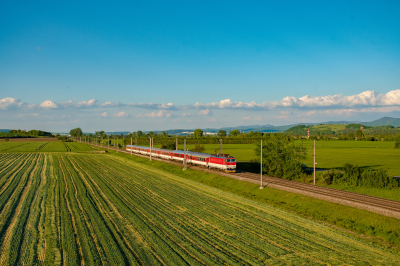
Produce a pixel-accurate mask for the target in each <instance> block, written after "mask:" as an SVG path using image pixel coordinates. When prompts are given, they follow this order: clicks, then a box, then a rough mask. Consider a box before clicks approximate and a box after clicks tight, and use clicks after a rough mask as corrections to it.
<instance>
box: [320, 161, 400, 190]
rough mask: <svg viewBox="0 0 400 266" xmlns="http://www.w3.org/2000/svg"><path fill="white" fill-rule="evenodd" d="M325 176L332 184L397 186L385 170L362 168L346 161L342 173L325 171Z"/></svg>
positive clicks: (378, 186) (396, 182)
mask: <svg viewBox="0 0 400 266" xmlns="http://www.w3.org/2000/svg"><path fill="white" fill-rule="evenodd" d="M328 176H329V178H328ZM325 178H327V179H328V180H327V181H329V180H330V181H331V183H333V184H338V185H346V186H358V187H374V188H398V187H399V181H398V180H397V179H395V178H393V177H389V176H388V174H387V171H386V170H382V169H379V170H362V169H361V168H360V167H358V166H357V165H352V164H348V163H347V164H345V165H344V166H343V173H333V174H332V173H326V174H325Z"/></svg>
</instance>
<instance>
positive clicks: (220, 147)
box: [219, 139, 222, 155]
mask: <svg viewBox="0 0 400 266" xmlns="http://www.w3.org/2000/svg"><path fill="white" fill-rule="evenodd" d="M219 153H220V154H221V155H222V139H219Z"/></svg>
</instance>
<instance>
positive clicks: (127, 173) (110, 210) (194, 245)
mask: <svg viewBox="0 0 400 266" xmlns="http://www.w3.org/2000/svg"><path fill="white" fill-rule="evenodd" d="M0 166H1V168H0V169H1V170H0V217H2V219H1V220H0V249H1V253H0V265H14V264H18V265H23V264H25V265H33V264H39V265H41V264H46V265H56V264H65V265H79V264H81V265H82V264H85V265H100V264H110V265H123V264H132V265H162V264H164V265H187V264H190V265H223V264H227V265H266V264H267V265H276V264H307V265H310V264H313V265H315V264H324V265H325V264H335V265H339V264H365V265H370V264H373V265H398V264H399V263H400V257H399V256H398V255H396V254H394V253H392V252H391V251H390V250H389V249H386V248H384V247H379V246H376V245H372V244H370V242H368V241H362V240H360V239H358V238H355V237H351V236H348V235H345V234H343V233H342V232H339V231H336V229H334V228H332V227H329V226H326V225H323V224H321V223H317V222H313V221H310V220H309V219H305V218H302V217H300V216H298V215H295V214H293V213H290V212H287V211H283V210H281V209H279V208H276V207H272V206H270V205H267V204H264V203H260V202H256V201H253V200H249V199H246V198H243V197H240V196H237V195H235V194H232V193H228V192H224V191H222V190H218V189H215V188H212V187H209V186H206V185H203V184H200V183H198V182H194V181H191V180H188V179H185V178H181V177H179V176H176V175H173V174H170V173H167V172H164V171H161V170H157V169H155V168H153V167H149V166H146V165H143V164H139V163H135V162H133V161H131V160H128V159H124V158H121V157H117V156H113V155H106V154H101V155H94V154H91V155H90V154H73V153H69V154H60V153H58V154H53V155H50V154H46V153H23V154H17V153H3V154H0Z"/></svg>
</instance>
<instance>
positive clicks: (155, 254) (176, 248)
mask: <svg viewBox="0 0 400 266" xmlns="http://www.w3.org/2000/svg"><path fill="white" fill-rule="evenodd" d="M80 159H81V160H83V159H82V157H81V158H80ZM98 168H100V167H98V166H96V167H94V168H93V169H91V170H98ZM94 175H96V176H99V175H101V174H99V173H97V172H94ZM103 179H104V178H103ZM107 186H108V187H110V185H109V184H107ZM114 193H115V192H114ZM118 195H119V196H120V197H121V196H122V195H121V194H120V193H118ZM122 198H123V196H122ZM124 200H125V205H126V198H124ZM137 204H138V205H139V204H141V203H138V202H137ZM120 207H121V206H120ZM129 211H132V210H131V209H129ZM134 213H136V214H135V216H136V215H137V211H133V214H134ZM124 214H125V212H124ZM125 215H126V214H125ZM139 217H143V215H140V214H139ZM142 219H143V218H142ZM144 222H145V223H147V226H150V228H152V224H153V222H152V221H147V222H146V220H144ZM149 222H150V225H149ZM131 223H132V224H137V222H135V221H132V222H131ZM136 229H137V230H139V232H140V234H141V236H142V237H143V238H145V239H147V241H148V242H149V243H152V242H153V241H156V239H151V238H148V234H147V233H146V232H143V230H140V227H138V226H136ZM160 231H161V230H159V229H158V228H153V229H151V232H153V233H156V234H157V233H158V232H160ZM160 238H161V239H163V241H165V243H166V244H167V243H168V242H170V241H168V239H167V240H166V239H165V236H164V234H162V235H161V236H160ZM160 244H161V245H163V242H158V244H157V245H155V246H154V245H153V246H152V247H151V248H156V249H159V248H162V246H161V247H160ZM170 244H171V243H169V244H168V245H170ZM174 245H176V244H174ZM174 245H173V246H174ZM173 246H172V247H171V246H167V247H166V248H167V249H166V250H167V252H166V251H164V252H162V251H159V252H158V253H159V254H161V255H163V256H164V260H166V259H169V261H171V258H172V257H173V256H174V253H172V254H169V255H168V250H169V249H173V250H175V251H176V252H178V253H181V252H182V250H181V249H179V248H178V247H175V248H174V247H173ZM153 255H154V256H158V255H157V253H154V252H153ZM181 255H182V256H184V257H186V259H188V257H187V256H185V254H181ZM181 259H182V258H179V257H177V260H181ZM192 260H193V259H192ZM191 264H193V262H192V263H191Z"/></svg>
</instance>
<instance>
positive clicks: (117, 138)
mask: <svg viewBox="0 0 400 266" xmlns="http://www.w3.org/2000/svg"><path fill="white" fill-rule="evenodd" d="M117 152H118V137H117Z"/></svg>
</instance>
